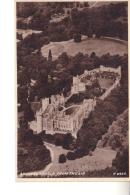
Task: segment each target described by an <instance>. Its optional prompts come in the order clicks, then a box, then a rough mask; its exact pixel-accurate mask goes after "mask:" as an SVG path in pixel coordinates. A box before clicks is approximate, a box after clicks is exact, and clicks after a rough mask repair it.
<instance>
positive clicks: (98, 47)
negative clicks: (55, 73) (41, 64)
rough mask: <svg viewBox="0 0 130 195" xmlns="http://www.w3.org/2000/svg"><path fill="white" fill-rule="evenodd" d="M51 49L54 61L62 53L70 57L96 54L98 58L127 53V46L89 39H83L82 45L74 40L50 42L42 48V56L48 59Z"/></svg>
mask: <svg viewBox="0 0 130 195" xmlns="http://www.w3.org/2000/svg"><path fill="white" fill-rule="evenodd" d="M50 49H51V51H52V56H53V59H56V58H57V57H58V56H59V55H60V54H61V53H62V52H67V53H68V55H70V56H75V55H76V54H77V53H79V52H82V53H84V54H91V53H92V52H95V53H96V55H97V56H101V55H103V54H106V53H108V52H109V53H110V54H112V55H116V54H119V55H124V53H127V45H126V44H123V43H120V42H118V41H114V40H107V39H88V38H85V37H83V40H82V41H81V42H80V43H75V42H74V41H73V40H69V41H62V42H50V43H49V44H48V45H45V46H43V47H42V48H41V52H42V55H43V56H45V57H47V56H48V52H49V50H50Z"/></svg>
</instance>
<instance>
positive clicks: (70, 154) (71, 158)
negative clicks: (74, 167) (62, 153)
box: [66, 152, 76, 160]
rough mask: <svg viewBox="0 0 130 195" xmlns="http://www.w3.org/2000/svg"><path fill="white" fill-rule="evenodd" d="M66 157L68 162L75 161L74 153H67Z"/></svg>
mask: <svg viewBox="0 0 130 195" xmlns="http://www.w3.org/2000/svg"><path fill="white" fill-rule="evenodd" d="M66 157H67V159H68V160H75V159H76V155H75V153H74V152H68V153H67V156H66Z"/></svg>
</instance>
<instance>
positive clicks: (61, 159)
mask: <svg viewBox="0 0 130 195" xmlns="http://www.w3.org/2000/svg"><path fill="white" fill-rule="evenodd" d="M65 162H66V156H65V155H64V154H61V155H60V156H59V163H65Z"/></svg>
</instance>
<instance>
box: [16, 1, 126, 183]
mask: <svg viewBox="0 0 130 195" xmlns="http://www.w3.org/2000/svg"><path fill="white" fill-rule="evenodd" d="M15 3H16V16H15V17H16V70H17V73H16V74H17V83H16V88H17V100H16V101H17V119H16V120H17V136H16V137H17V141H16V148H17V152H16V159H17V160H16V161H17V163H16V172H17V173H16V175H17V179H20V180H22V179H23V180H24V179H30V178H34V179H35V180H37V179H43V181H44V180H46V179H47V180H49V179H55V180H56V179H62V180H63V181H66V180H67V179H72V180H73V179H75V178H77V179H85V180H86V181H87V180H88V181H89V179H93V178H94V179H95V178H96V179H97V181H98V179H99V178H100V179H102V180H103V179H105V178H110V179H111V178H112V179H114V178H115V179H122V180H123V179H129V123H128V1H105V0H104V1H59V2H55V1H52V2H50V1H43V2H42V1H40V2H38V1H32V2H31V1H28V2H27V1H23V2H22V1H17V2H15Z"/></svg>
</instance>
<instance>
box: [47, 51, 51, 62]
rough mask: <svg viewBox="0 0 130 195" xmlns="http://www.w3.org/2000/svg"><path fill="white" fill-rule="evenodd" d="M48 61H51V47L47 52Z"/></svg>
mask: <svg viewBox="0 0 130 195" xmlns="http://www.w3.org/2000/svg"><path fill="white" fill-rule="evenodd" d="M48 62H52V53H51V49H49V53H48Z"/></svg>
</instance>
